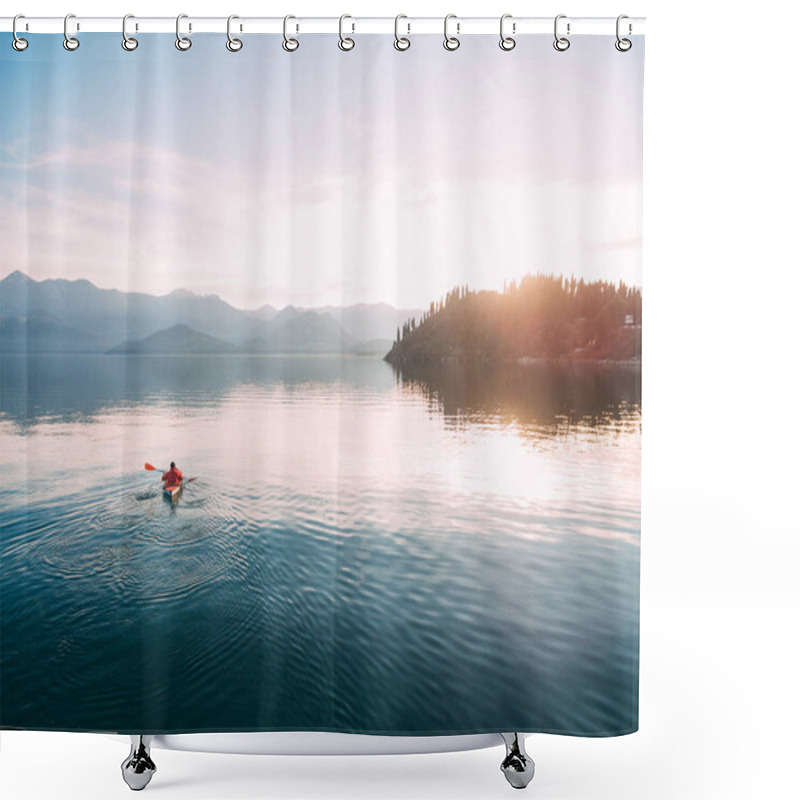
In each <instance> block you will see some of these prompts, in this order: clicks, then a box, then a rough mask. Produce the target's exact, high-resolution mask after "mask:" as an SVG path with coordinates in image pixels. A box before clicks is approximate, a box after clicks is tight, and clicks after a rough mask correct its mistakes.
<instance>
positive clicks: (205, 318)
mask: <svg viewBox="0 0 800 800" xmlns="http://www.w3.org/2000/svg"><path fill="white" fill-rule="evenodd" d="M419 313H420V312H419V310H417V309H396V308H394V307H393V306H390V305H387V304H385V303H374V304H359V305H351V306H324V307H318V308H297V307H295V306H291V305H289V306H286V307H285V308H283V309H280V310H279V309H277V308H274V307H273V306H269V305H266V306H262V307H261V308H259V309H256V310H249V311H248V310H242V309H238V308H235V307H234V306H232V305H230V304H229V303H226V302H225V301H224V300H222V299H221V298H220V297H218V296H217V295H213V294H212V295H198V294H195V293H193V292H191V291H188V290H186V289H177V290H175V291H174V292H171V293H170V294H167V295H163V296H156V295H149V294H144V293H141V292H123V291H119V290H117V289H100V288H98V287H97V286H95V285H94V284H92V283H90V282H89V281H87V280H65V279H49V280H43V281H36V280H33V279H32V278H30V277H29V276H27V275H25V274H24V273H23V272H20V271H19V270H18V271H16V272H12V273H11V274H9V275H7V276H6V277H5V278H3V280H2V281H0V352H3V353H111V354H121V353H139V354H158V353H170V354H195V355H198V354H233V353H253V354H258V353H273V354H277V353H307V354H321V353H360V354H376V355H383V354H384V353H385V352H386V350H387V349H388V348H389V347H391V344H392V341H393V340H394V338H395V332H396V330H397V328H398V326H399V325H402V323H403V321H404V320H405V319H407V318H409V317H410V316H414V315H418V314H419Z"/></svg>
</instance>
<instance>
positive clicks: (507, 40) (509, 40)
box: [500, 14, 517, 53]
mask: <svg viewBox="0 0 800 800" xmlns="http://www.w3.org/2000/svg"><path fill="white" fill-rule="evenodd" d="M507 19H512V17H511V14H503V16H502V17H500V49H501V50H504V51H505V52H506V53H508V52H509V51H510V50H513V49H514V48H515V47H516V46H517V40H516V39H514V37H513V36H506V33H505V30H504V26H505V22H506V20H507ZM511 32H512V33H516V32H517V23H516V22H514V23H512V25H511Z"/></svg>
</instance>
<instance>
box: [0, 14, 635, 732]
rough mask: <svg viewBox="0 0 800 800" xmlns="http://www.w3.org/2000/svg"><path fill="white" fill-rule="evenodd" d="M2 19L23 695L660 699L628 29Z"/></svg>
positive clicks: (553, 722)
mask: <svg viewBox="0 0 800 800" xmlns="http://www.w3.org/2000/svg"><path fill="white" fill-rule="evenodd" d="M239 36H240V38H241V41H242V43H243V44H242V46H241V47H240V48H239V49H238V50H236V49H229V48H227V47H226V41H227V40H226V37H225V35H224V34H196V35H193V36H192V37H191V41H192V46H191V47H189V48H187V49H185V50H182V49H179V48H178V47H176V46H175V44H176V39H175V36H174V35H171V34H147V35H140V36H139V42H138V47H136V48H135V49H127V48H123V47H120V42H121V37H120V36H119V34H111V33H91V34H90V33H84V34H78V35H77V37H76V38H77V39H78V40H79V44H80V46H79V47H78V48H77V49H72V50H70V49H68V47H65V46H63V45H64V43H65V39H64V37H63V36H62V35H56V34H40V35H34V34H30V35H28V36H27V39H28V41H29V46H28V47H27V48H26V49H24V50H16V49H15V48H14V47H12V37H11V34H9V33H4V34H2V37H1V38H0V65H1V68H2V75H1V76H0V80H1V81H2V84H1V86H2V109H3V113H2V120H1V121H0V126H1V128H0V132H1V133H2V157H1V158H0V167H1V170H0V175H1V176H2V184H1V185H0V202H1V203H2V229H1V232H2V245H1V249H0V255H1V256H2V271H1V272H0V277H1V278H2V280H1V281H0V292H1V293H0V304H1V305H0V312H1V314H2V319H1V320H0V322H1V324H2V328H1V330H0V333H1V334H2V335H1V338H0V343H1V349H2V355H1V356H0V365H1V367H2V406H1V408H0V434H1V435H2V455H1V456H0V467H1V468H2V489H1V490H0V491H1V492H2V519H1V520H0V524H1V525H2V538H1V539H0V546H1V550H0V578H1V579H2V580H1V583H0V587H1V588H0V601H1V602H0V622H1V623H2V626H1V628H0V630H1V631H2V634H1V635H2V642H1V647H0V690H1V696H2V705H0V717H1V718H0V724H2V726H4V727H11V728H21V729H35V730H69V731H106V732H109V731H113V732H121V733H127V732H130V733H139V732H142V731H147V732H150V733H178V732H184V733H185V732H218V731H280V730H283V731H289V730H292V731H339V732H347V733H367V734H385V735H405V736H408V735H412V736H426V735H451V734H468V733H481V732H500V731H526V732H535V731H539V732H550V733H560V734H571V735H585V736H612V735H618V734H625V733H630V732H632V731H634V730H636V729H637V726H638V651H639V645H638V642H639V539H640V535H639V532H640V443H641V389H640V387H641V325H642V293H641V291H642V290H641V284H642V281H641V181H642V176H641V164H642V141H641V123H642V120H641V113H642V75H643V57H644V43H643V39H642V37H634V46H633V47H632V48H631V49H630V50H628V51H627V52H624V51H621V50H620V49H618V48H617V47H615V42H616V39H615V37H614V35H613V30H612V31H611V35H589V36H581V37H573V41H572V42H571V46H570V47H569V48H568V49H564V50H563V51H562V50H560V49H559V48H556V47H553V38H552V37H548V36H544V35H531V36H526V37H524V38H522V37H520V38H519V39H518V41H517V43H516V46H515V47H514V48H513V49H507V50H504V49H503V48H501V47H498V38H497V36H489V35H485V36H481V35H477V36H471V37H463V41H462V42H461V45H460V47H458V48H457V49H452V50H449V49H447V48H445V47H442V43H443V41H442V37H441V36H434V35H428V34H426V35H418V36H413V35H412V36H410V37H409V40H410V42H411V46H410V47H408V48H406V49H401V48H397V47H393V46H392V37H391V36H386V35H371V34H370V35H368V34H364V35H354V36H353V37H352V39H353V42H354V46H353V47H352V48H351V49H349V50H347V49H344V48H342V47H338V46H337V44H339V41H340V40H339V37H338V36H337V35H336V34H319V35H307V36H303V35H302V33H301V34H300V35H299V36H296V39H297V41H298V42H299V46H298V47H297V48H296V49H295V50H294V51H291V50H290V49H287V48H285V47H283V46H282V45H283V44H284V41H285V40H284V38H283V37H282V36H281V35H279V34H264V35H253V36H247V35H246V34H243V35H242V34H239Z"/></svg>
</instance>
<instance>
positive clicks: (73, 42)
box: [63, 14, 81, 53]
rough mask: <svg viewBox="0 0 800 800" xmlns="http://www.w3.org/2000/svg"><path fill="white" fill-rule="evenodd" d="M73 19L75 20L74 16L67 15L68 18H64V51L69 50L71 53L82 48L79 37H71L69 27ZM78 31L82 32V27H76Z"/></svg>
mask: <svg viewBox="0 0 800 800" xmlns="http://www.w3.org/2000/svg"><path fill="white" fill-rule="evenodd" d="M71 19H75V15H74V14H67V16H66V17H64V41H63V45H64V49H65V50H69V51H70V53H72V52H73V51H75V50H77V49H78V48H79V47H80V46H81V43H80V41H79V40H78V38H77V37H75V36H70V35H69V30H68V26H69V21H70V20H71ZM76 30H80V26H76Z"/></svg>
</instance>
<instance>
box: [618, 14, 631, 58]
mask: <svg viewBox="0 0 800 800" xmlns="http://www.w3.org/2000/svg"><path fill="white" fill-rule="evenodd" d="M624 19H628V15H627V14H620V15H619V16H618V17H617V41H616V42H614V47H616V48H617V50H619V51H620V53H627V52H628V50H630V49H631V47H633V42H632V41H631V40H630V39H621V38H620V35H619V24H620V22H622V20H624ZM632 32H633V25H631V24H630V22H629V23H628V35H630V34H631V33H632Z"/></svg>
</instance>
